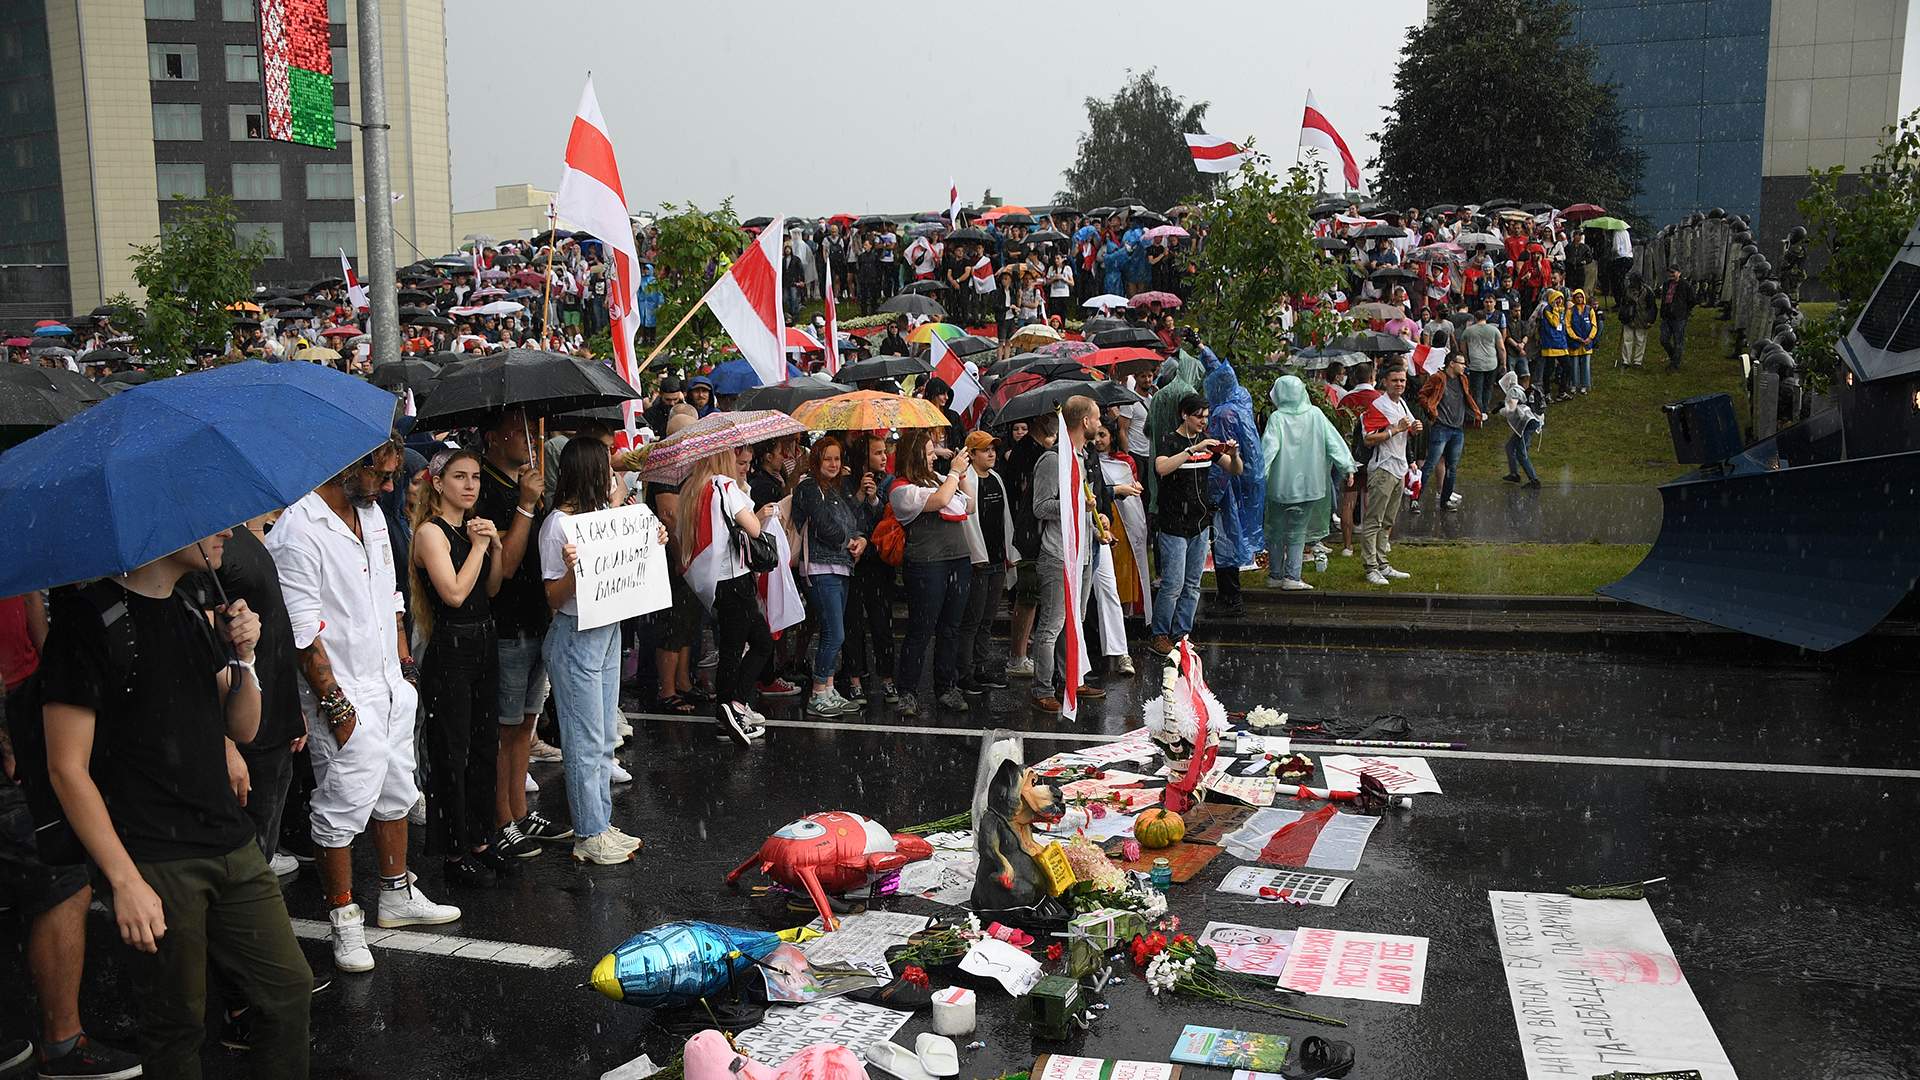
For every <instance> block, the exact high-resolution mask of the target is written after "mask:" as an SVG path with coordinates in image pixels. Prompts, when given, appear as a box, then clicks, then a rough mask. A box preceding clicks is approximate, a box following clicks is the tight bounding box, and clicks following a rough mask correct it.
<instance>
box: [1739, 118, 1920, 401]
mask: <svg viewBox="0 0 1920 1080" xmlns="http://www.w3.org/2000/svg"><path fill="white" fill-rule="evenodd" d="M1800 215H1801V216H1802V217H1804V218H1805V219H1806V222H1807V232H1808V233H1809V235H1810V237H1811V238H1812V239H1813V241H1814V242H1815V243H1816V244H1817V245H1819V246H1820V247H1823V248H1825V249H1826V252H1827V261H1826V265H1824V266H1822V267H1821V268H1820V284H1821V285H1823V286H1825V287H1826V289H1827V291H1829V292H1830V293H1832V294H1833V295H1834V297H1836V299H1837V301H1838V302H1837V303H1835V304H1834V306H1833V310H1831V311H1829V312H1828V313H1827V314H1825V315H1822V316H1820V317H1819V318H1809V319H1807V320H1805V321H1804V322H1803V323H1802V324H1801V325H1800V328H1799V329H1798V330H1797V331H1796V332H1795V335H1796V336H1797V337H1798V338H1799V344H1798V345H1796V346H1795V348H1794V350H1793V352H1794V358H1795V359H1796V360H1797V361H1799V362H1800V363H1801V364H1802V365H1803V367H1804V371H1805V373H1806V375H1807V385H1808V387H1809V388H1810V389H1813V390H1820V391H1824V390H1826V389H1827V388H1828V387H1829V386H1831V385H1832V381H1833V379H1834V378H1835V377H1836V376H1837V375H1838V374H1839V371H1840V357H1839V352H1838V351H1837V346H1838V344H1839V341H1840V338H1841V336H1842V335H1844V334H1845V333H1846V332H1847V330H1848V329H1849V328H1850V327H1852V326H1853V323H1854V320H1855V319H1858V318H1859V317H1860V311H1861V309H1862V308H1863V307H1865V306H1866V303H1867V300H1868V298H1870V297H1871V296H1873V290H1874V289H1875V288H1877V287H1878V286H1879V284H1880V278H1881V277H1882V276H1883V275H1885V274H1886V272H1887V264H1888V263H1890V262H1892V261H1893V257H1894V256H1895V255H1896V254H1898V253H1899V251H1900V245H1901V243H1903V242H1904V241H1905V240H1906V237H1907V232H1908V231H1909V230H1910V229H1912V228H1913V226H1914V223H1915V221H1917V220H1920V110H1915V111H1914V112H1911V113H1908V114H1907V115H1906V116H1903V117H1901V118H1900V122H1899V123H1898V124H1896V125H1894V126H1893V127H1890V128H1887V129H1886V132H1885V134H1884V135H1883V136H1882V138H1881V140H1880V152H1879V153H1877V154H1875V155H1874V157H1873V160H1872V161H1871V162H1869V163H1868V164H1867V165H1866V167H1865V168H1863V169H1861V170H1860V172H1859V174H1858V175H1856V176H1849V175H1848V174H1847V171H1846V169H1845V167H1843V166H1840V165H1835V166H1832V167H1831V168H1828V169H1824V170H1821V169H1815V170H1814V171H1813V173H1812V186H1811V187H1810V188H1809V189H1808V190H1807V194H1806V195H1805V196H1804V197H1802V198H1801V200H1800ZM1768 258H1769V259H1770V260H1771V261H1773V262H1776V263H1777V262H1778V261H1779V260H1778V259H1777V258H1774V257H1773V256H1772V255H1769V256H1768Z"/></svg>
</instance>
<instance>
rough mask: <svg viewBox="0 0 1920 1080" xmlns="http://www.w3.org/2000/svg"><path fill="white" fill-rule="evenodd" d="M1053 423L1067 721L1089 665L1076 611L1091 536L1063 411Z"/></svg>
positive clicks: (1077, 701) (1063, 709)
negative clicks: (1056, 427) (1056, 432)
mask: <svg viewBox="0 0 1920 1080" xmlns="http://www.w3.org/2000/svg"><path fill="white" fill-rule="evenodd" d="M1055 423H1057V424H1059V425H1060V440H1059V441H1058V442H1056V443H1054V444H1053V448H1054V458H1055V459H1056V460H1057V461H1058V462H1059V465H1060V469H1059V473H1058V475H1057V476H1056V478H1055V479H1056V482H1057V483H1059V485H1060V561H1061V562H1062V563H1063V564H1065V569H1066V573H1065V574H1063V575H1061V579H1060V587H1061V589H1062V590H1063V591H1064V593H1065V596H1064V597H1063V598H1062V605H1061V606H1062V610H1064V611H1065V612H1066V622H1065V624H1064V625H1063V626H1062V627H1061V632H1062V643H1063V645H1064V647H1065V649H1066V660H1067V662H1066V667H1065V668H1064V669H1063V670H1062V671H1061V674H1062V675H1064V676H1065V677H1066V690H1065V691H1063V692H1062V693H1061V695H1060V715H1061V716H1064V717H1066V718H1067V719H1069V720H1071V719H1073V718H1074V714H1075V713H1076V712H1077V711H1078V710H1079V708H1080V679H1081V677H1082V676H1084V675H1085V674H1086V673H1087V670H1088V666H1089V665H1088V663H1087V642H1086V638H1085V637H1083V636H1082V635H1081V630H1080V617H1081V615H1082V614H1083V612H1081V610H1080V569H1081V567H1080V564H1081V561H1082V560H1084V559H1085V558H1086V550H1087V547H1086V546H1087V545H1088V544H1089V543H1091V542H1092V539H1093V538H1092V537H1090V536H1088V535H1087V505H1086V491H1087V485H1086V483H1085V482H1084V481H1083V480H1082V479H1081V477H1080V455H1079V454H1078V453H1077V452H1075V450H1074V449H1073V440H1072V439H1069V438H1067V417H1066V413H1064V412H1062V413H1060V414H1059V415H1058V416H1057V417H1056V419H1055Z"/></svg>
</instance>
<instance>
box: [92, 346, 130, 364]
mask: <svg viewBox="0 0 1920 1080" xmlns="http://www.w3.org/2000/svg"><path fill="white" fill-rule="evenodd" d="M132 359H133V354H132V353H130V352H128V351H126V350H125V349H114V348H105V349H95V350H93V351H92V352H90V353H87V354H86V355H84V356H82V357H81V358H80V362H81V363H83V364H124V363H128V362H129V361H131V360H132Z"/></svg>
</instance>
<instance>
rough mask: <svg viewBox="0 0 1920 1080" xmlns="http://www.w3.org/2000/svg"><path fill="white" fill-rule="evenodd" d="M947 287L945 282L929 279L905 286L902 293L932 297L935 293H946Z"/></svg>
mask: <svg viewBox="0 0 1920 1080" xmlns="http://www.w3.org/2000/svg"><path fill="white" fill-rule="evenodd" d="M946 287H947V285H946V282H944V281H934V280H932V279H928V280H926V281H916V282H914V283H913V284H911V285H907V286H904V287H902V288H901V290H900V291H901V292H903V293H918V294H919V295H921V296H932V295H933V294H935V293H938V292H942V291H944V290H945V289H946ZM881 310H882V311H884V310H886V309H885V308H882V309H881Z"/></svg>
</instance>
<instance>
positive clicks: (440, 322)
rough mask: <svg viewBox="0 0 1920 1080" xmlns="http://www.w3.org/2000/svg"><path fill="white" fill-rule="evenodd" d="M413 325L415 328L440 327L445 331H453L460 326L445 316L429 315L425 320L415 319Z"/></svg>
mask: <svg viewBox="0 0 1920 1080" xmlns="http://www.w3.org/2000/svg"><path fill="white" fill-rule="evenodd" d="M413 323H414V325H415V326H438V327H440V328H441V329H443V330H451V329H453V328H454V327H455V326H457V325H459V324H457V323H455V322H454V321H453V320H452V319H449V318H447V317H446V316H445V315H429V316H427V317H426V318H424V319H415V320H413Z"/></svg>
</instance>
